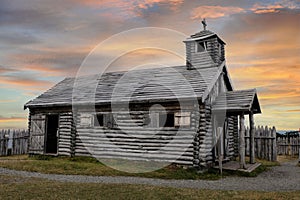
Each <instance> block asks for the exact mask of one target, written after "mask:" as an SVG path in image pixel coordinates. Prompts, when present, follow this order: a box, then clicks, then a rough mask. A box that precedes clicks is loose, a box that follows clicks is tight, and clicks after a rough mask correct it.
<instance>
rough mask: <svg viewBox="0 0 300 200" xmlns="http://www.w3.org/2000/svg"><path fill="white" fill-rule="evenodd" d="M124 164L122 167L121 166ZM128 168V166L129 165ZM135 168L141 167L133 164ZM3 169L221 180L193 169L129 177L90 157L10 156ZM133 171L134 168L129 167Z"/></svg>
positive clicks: (2, 161)
mask: <svg viewBox="0 0 300 200" xmlns="http://www.w3.org/2000/svg"><path fill="white" fill-rule="evenodd" d="M121 164H122V163H121ZM126 164H128V163H126ZM131 164H132V165H135V166H136V165H138V164H141V163H137V162H134V161H132V162H131ZM0 167H5V168H8V169H15V170H24V171H30V172H40V173H47V174H72V175H92V176H139V177H147V178H162V179H208V180H216V179H219V178H221V176H220V175H219V174H218V173H216V172H215V171H214V170H209V171H208V172H205V173H198V172H197V170H195V169H193V168H187V169H185V168H183V167H181V166H176V165H169V166H167V167H164V168H162V169H159V170H156V171H152V172H148V173H128V172H123V171H118V170H115V169H112V168H110V167H108V166H106V165H104V164H102V163H100V162H99V161H98V160H96V159H94V158H90V157H75V158H70V157H61V156H60V157H51V156H34V157H28V156H9V157H0ZM129 168H130V166H129Z"/></svg>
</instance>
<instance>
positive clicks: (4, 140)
mask: <svg viewBox="0 0 300 200" xmlns="http://www.w3.org/2000/svg"><path fill="white" fill-rule="evenodd" d="M28 138H29V135H28V131H27V130H11V129H8V130H0V156H6V155H22V154H26V153H27V152H28Z"/></svg>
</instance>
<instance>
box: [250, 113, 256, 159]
mask: <svg viewBox="0 0 300 200" xmlns="http://www.w3.org/2000/svg"><path fill="white" fill-rule="evenodd" d="M249 123H250V164H254V163H255V151H254V134H255V129H254V118H253V113H250V114H249Z"/></svg>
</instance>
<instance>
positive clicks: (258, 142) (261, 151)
mask: <svg viewBox="0 0 300 200" xmlns="http://www.w3.org/2000/svg"><path fill="white" fill-rule="evenodd" d="M245 151H246V152H245V153H246V156H250V129H249V128H246V129H245ZM254 152H255V157H256V158H259V159H264V160H268V161H276V160H277V144H276V128H275V127H273V128H269V127H267V126H266V127H263V126H258V127H255V136H254Z"/></svg>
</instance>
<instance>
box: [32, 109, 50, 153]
mask: <svg viewBox="0 0 300 200" xmlns="http://www.w3.org/2000/svg"><path fill="white" fill-rule="evenodd" d="M45 119H46V117H45V115H42V114H35V115H32V116H31V124H30V137H29V153H32V154H43V153H44V138H45Z"/></svg>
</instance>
